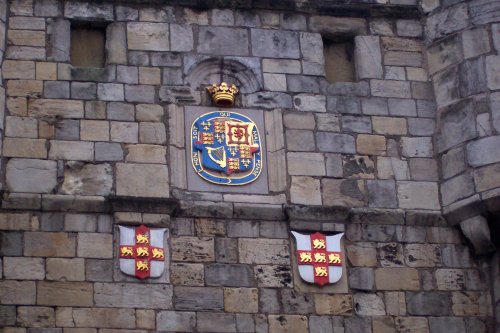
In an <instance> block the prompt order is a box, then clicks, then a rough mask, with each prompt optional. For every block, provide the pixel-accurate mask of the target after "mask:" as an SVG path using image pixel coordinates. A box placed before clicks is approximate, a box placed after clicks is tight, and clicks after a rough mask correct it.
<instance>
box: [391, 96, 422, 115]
mask: <svg viewBox="0 0 500 333" xmlns="http://www.w3.org/2000/svg"><path fill="white" fill-rule="evenodd" d="M388 105H389V114H390V115H392V116H405V117H416V116H417V107H416V105H415V101H414V100H411V99H399V98H389V103H388Z"/></svg>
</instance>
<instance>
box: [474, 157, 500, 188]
mask: <svg viewBox="0 0 500 333" xmlns="http://www.w3.org/2000/svg"><path fill="white" fill-rule="evenodd" d="M499 171H500V164H498V163H497V164H493V165H489V166H485V167H482V168H479V169H476V170H475V171H474V182H475V184H476V190H477V191H486V190H489V189H492V188H495V187H498V186H500V174H499Z"/></svg>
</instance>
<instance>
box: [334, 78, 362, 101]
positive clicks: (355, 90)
mask: <svg viewBox="0 0 500 333" xmlns="http://www.w3.org/2000/svg"><path fill="white" fill-rule="evenodd" d="M327 92H328V95H342V96H359V97H366V96H368V95H369V94H370V85H369V84H368V82H367V81H360V82H336V83H333V84H330V85H329V86H328V88H327Z"/></svg>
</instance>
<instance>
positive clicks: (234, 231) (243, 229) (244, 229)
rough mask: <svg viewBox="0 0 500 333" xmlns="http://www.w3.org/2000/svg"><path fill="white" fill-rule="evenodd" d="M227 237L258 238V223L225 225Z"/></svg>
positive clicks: (240, 222) (248, 222) (237, 222)
mask: <svg viewBox="0 0 500 333" xmlns="http://www.w3.org/2000/svg"><path fill="white" fill-rule="evenodd" d="M227 236H228V237H249V238H255V237H259V223H258V222H257V221H232V222H231V223H229V224H228V225H227Z"/></svg>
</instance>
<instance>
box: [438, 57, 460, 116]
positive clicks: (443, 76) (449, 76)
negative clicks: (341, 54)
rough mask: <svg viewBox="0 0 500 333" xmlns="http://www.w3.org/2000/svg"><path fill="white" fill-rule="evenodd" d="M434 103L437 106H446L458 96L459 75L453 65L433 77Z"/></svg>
mask: <svg viewBox="0 0 500 333" xmlns="http://www.w3.org/2000/svg"><path fill="white" fill-rule="evenodd" d="M433 83H434V93H435V94H436V103H437V105H438V106H439V107H443V106H446V105H448V104H451V103H453V102H455V101H457V100H458V99H459V97H460V91H459V89H458V85H459V77H458V70H457V68H455V67H451V68H449V69H446V70H444V71H443V72H441V73H439V74H437V75H435V76H434V78H433Z"/></svg>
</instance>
